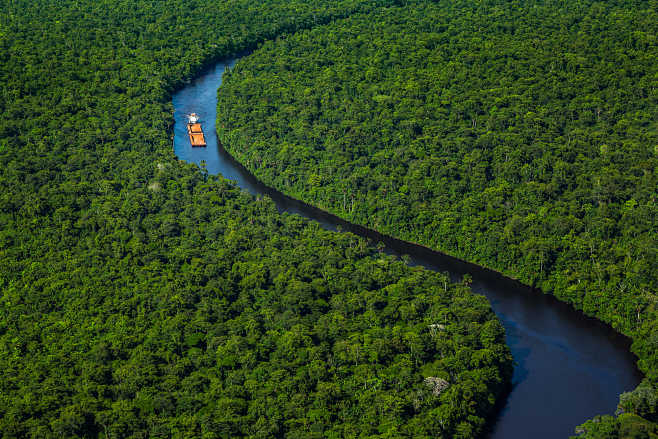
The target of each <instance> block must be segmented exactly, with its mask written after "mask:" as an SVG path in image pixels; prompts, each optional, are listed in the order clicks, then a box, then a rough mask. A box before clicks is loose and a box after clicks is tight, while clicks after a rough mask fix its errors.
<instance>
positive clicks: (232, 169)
mask: <svg viewBox="0 0 658 439" xmlns="http://www.w3.org/2000/svg"><path fill="white" fill-rule="evenodd" d="M235 61H236V59H233V60H228V61H222V62H219V63H217V64H216V65H215V66H214V67H212V68H211V69H209V70H206V71H205V72H204V73H203V74H202V75H200V76H199V77H198V78H197V79H196V80H194V81H193V82H191V83H190V84H189V85H188V86H187V87H185V88H183V89H182V90H180V91H179V92H177V93H176V94H175V95H174V97H173V105H174V117H175V126H174V131H175V132H174V150H175V154H176V156H177V157H178V158H179V159H181V160H185V161H188V162H193V163H197V164H201V162H202V161H203V162H205V164H206V168H207V170H208V171H209V172H210V173H212V174H222V175H223V176H224V177H226V178H228V179H231V180H234V181H235V182H236V183H237V185H238V186H240V187H241V188H243V189H245V190H247V191H249V192H251V193H252V194H254V195H257V194H266V195H268V196H270V197H271V198H272V199H273V200H274V201H275V202H276V205H277V207H278V209H279V211H280V212H287V213H292V214H299V215H302V216H304V217H307V218H309V219H312V220H315V221H318V222H319V223H320V224H321V225H322V226H323V227H325V228H327V229H331V230H347V231H351V232H353V233H356V234H359V235H362V236H366V237H368V238H371V239H373V240H376V241H382V242H384V244H386V246H387V251H389V252H390V253H394V254H398V255H400V254H408V255H410V256H411V259H412V264H415V265H422V266H425V267H427V268H428V269H431V270H437V271H441V272H446V271H447V272H449V273H450V274H451V277H452V278H453V279H459V278H461V277H462V276H463V275H464V274H465V273H469V274H470V275H471V276H472V278H473V283H472V285H471V286H472V289H473V291H474V292H476V293H479V294H483V295H485V296H486V297H487V298H488V299H489V301H490V302H491V305H492V307H493V309H494V311H495V312H496V314H497V315H498V317H499V318H500V320H501V321H502V323H503V325H504V326H505V330H506V332H507V343H508V345H509V346H510V348H511V350H512V354H513V356H514V359H515V361H516V366H515V369H514V377H513V387H512V390H511V392H510V394H509V395H508V397H507V399H506V400H505V401H503V402H502V404H501V408H500V410H499V412H498V414H497V417H496V419H494V420H493V421H492V423H491V431H490V432H489V434H488V435H487V437H488V438H496V439H502V438H505V439H513V438H523V439H527V438H532V439H543V438H546V439H554V438H564V437H568V436H569V435H571V434H573V432H574V428H575V427H576V426H577V425H578V424H580V423H582V422H584V421H585V420H586V419H588V418H591V417H593V416H594V415H598V414H606V413H607V414H611V413H612V412H614V410H615V407H616V404H617V401H618V397H619V394H620V393H621V392H625V391H628V390H631V389H633V388H634V387H635V386H637V384H638V383H639V381H640V379H641V377H642V376H641V374H640V372H639V371H638V369H637V367H636V365H635V360H636V359H635V357H634V356H633V355H632V354H631V353H630V351H629V341H628V340H627V339H626V338H625V337H622V336H621V335H619V334H617V333H616V332H614V331H613V330H612V329H611V328H610V327H608V326H606V325H604V324H602V323H600V322H598V321H597V320H594V319H591V318H588V317H586V316H584V315H583V314H582V313H580V312H578V311H575V310H574V309H573V308H571V306H569V305H566V304H564V303H562V302H560V301H558V300H557V299H555V298H554V297H552V296H548V295H545V294H541V293H540V292H538V291H535V290H533V289H531V288H529V287H527V286H524V285H522V284H520V283H518V282H516V281H513V280H511V279H508V278H505V277H503V276H501V275H499V274H497V273H495V272H492V271H489V270H486V269H482V268H480V267H478V266H475V265H472V264H468V263H466V262H463V261H459V260H457V259H454V258H451V257H448V256H446V255H443V254H440V253H438V252H434V251H431V250H429V249H427V248H425V247H422V246H417V245H413V244H409V243H405V242H402V241H399V240H396V239H393V238H390V237H386V236H382V235H380V234H378V233H377V232H374V231H372V230H368V229H365V228H363V227H360V226H356V225H352V224H349V223H346V222H345V221H343V220H341V219H340V218H337V217H335V216H333V215H331V214H328V213H326V212H322V211H320V210H319V209H316V208H314V207H311V206H308V205H305V204H303V203H301V202H298V201H296V200H292V199H290V198H288V197H286V196H284V195H282V194H280V193H278V192H276V191H274V190H272V189H270V188H268V187H266V186H264V185H263V184H261V183H260V182H259V181H258V180H256V179H255V177H253V176H252V175H251V174H250V173H249V172H248V171H246V169H245V168H244V167H242V166H241V165H240V164H239V163H237V162H236V161H235V160H233V158H232V157H231V156H230V155H229V154H228V153H227V152H226V151H225V150H224V149H223V148H222V147H221V146H220V145H218V141H217V136H216V133H215V119H216V108H217V89H218V87H219V85H220V84H221V80H222V74H223V72H224V70H225V68H226V67H227V66H232V65H233V64H234V63H235ZM191 112H196V113H198V114H199V115H200V116H201V122H202V123H203V128H204V132H205V134H206V142H207V143H208V146H207V147H206V148H192V147H191V146H190V142H189V139H188V137H187V131H186V126H185V122H186V118H185V114H186V113H191Z"/></svg>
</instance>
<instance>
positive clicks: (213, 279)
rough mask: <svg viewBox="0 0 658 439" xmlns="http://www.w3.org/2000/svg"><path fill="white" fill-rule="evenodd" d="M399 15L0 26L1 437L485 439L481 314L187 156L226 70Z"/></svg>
mask: <svg viewBox="0 0 658 439" xmlns="http://www.w3.org/2000/svg"><path fill="white" fill-rule="evenodd" d="M389 4H390V3H389V2H385V1H381V2H380V1H375V2H370V1H369V2H364V1H341V2H329V1H316V2H313V3H308V2H302V1H288V0H286V1H283V0H272V1H266V2H256V1H251V0H239V1H232V2H225V3H208V2H205V1H201V0H198V1H197V0H191V1H186V2H182V1H179V0H167V1H165V2H162V3H157V4H154V3H153V2H146V1H142V0H135V1H130V2H128V1H120V0H119V1H116V0H114V1H109V0H101V1H99V2H82V3H80V2H59V1H54V0H53V1H51V0H39V1H38V2H33V1H27V0H25V1H23V0H18V1H13V2H11V3H10V4H7V5H5V9H4V12H6V13H3V14H2V16H0V93H1V97H2V98H1V99H0V112H2V114H3V118H0V165H1V166H0V185H1V186H2V188H3V190H2V192H0V223H1V224H2V228H1V229H0V291H1V295H0V309H1V310H2V312H0V432H1V433H0V434H1V435H2V437H3V438H22V437H39V438H55V437H79V438H110V437H112V438H115V439H116V438H141V437H147V436H148V437H162V438H169V437H187V436H194V437H204V438H207V439H210V438H223V437H240V436H242V437H247V436H249V437H263V438H265V437H268V438H269V437H282V436H286V435H287V436H290V437H325V436H333V437H347V436H360V435H368V436H380V437H385V436H386V435H388V436H389V437H401V436H407V437H442V436H443V437H451V438H452V437H454V438H472V437H476V436H477V435H478V434H479V433H480V432H481V431H483V429H484V428H485V418H486V417H487V416H489V415H491V414H492V411H493V409H494V405H495V403H496V400H497V399H499V397H500V395H502V394H503V393H504V392H505V390H506V389H507V387H508V385H509V382H510V378H511V373H512V358H511V356H510V353H509V348H508V347H507V346H506V344H505V337H504V330H503V328H502V326H501V324H500V322H499V321H498V319H497V318H496V316H495V315H494V313H493V312H492V310H491V308H490V306H489V304H488V302H487V301H486V299H485V298H484V297H482V296H479V295H475V294H473V293H472V292H470V290H469V288H468V286H467V285H464V284H460V283H451V282H449V281H448V279H447V278H445V276H443V275H441V274H438V273H432V272H430V271H428V270H424V269H420V268H413V267H407V266H406V265H405V264H404V263H403V262H401V261H398V260H395V258H392V257H388V256H385V255H381V254H380V253H379V252H378V251H377V249H375V248H372V247H369V246H368V245H367V243H366V241H365V240H363V239H360V238H358V237H355V236H353V235H347V234H338V233H331V232H327V231H324V230H321V229H320V228H319V226H317V225H316V224H313V223H311V222H309V221H305V220H303V219H300V218H298V217H295V216H288V215H279V214H278V212H277V211H276V208H275V206H274V205H273V203H272V202H271V201H268V200H266V199H256V200H254V199H252V198H251V197H249V196H247V195H245V194H243V193H242V192H241V191H240V190H239V189H238V188H235V187H234V186H232V185H231V184H230V183H228V182H227V181H225V180H222V179H221V178H219V177H215V176H210V175H208V174H207V173H204V172H203V171H200V170H199V169H198V168H197V167H196V166H194V165H189V164H185V163H181V162H179V161H177V160H175V159H174V155H173V152H172V150H171V140H170V135H171V124H172V120H171V113H172V111H171V110H172V104H171V100H170V99H171V93H172V92H173V91H174V90H175V89H176V88H177V87H180V86H181V85H183V84H184V82H185V81H186V80H189V79H191V78H192V77H193V76H194V74H195V73H197V72H199V71H200V70H201V69H202V68H203V67H204V66H207V65H208V64H210V63H212V62H213V60H217V59H221V58H225V57H228V56H229V55H231V54H235V53H238V52H241V51H244V50H247V49H251V48H254V47H255V46H257V45H258V44H259V43H260V42H262V41H264V40H267V39H271V38H275V37H277V36H279V35H284V34H287V33H291V32H294V31H296V30H299V29H303V28H308V27H313V26H316V25H319V24H323V23H327V22H330V21H332V20H333V19H336V18H339V17H344V16H347V15H349V14H351V13H355V12H368V11H371V10H373V9H375V8H377V7H380V6H386V5H389Z"/></svg>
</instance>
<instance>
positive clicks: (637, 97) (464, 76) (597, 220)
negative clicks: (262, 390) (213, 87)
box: [218, 0, 658, 422]
mask: <svg viewBox="0 0 658 439" xmlns="http://www.w3.org/2000/svg"><path fill="white" fill-rule="evenodd" d="M656 11H658V4H657V3H656V2H655V1H652V0H650V1H644V0H637V1H609V2H597V1H592V0H587V1H578V2H562V1H552V0H548V1H535V0H533V1H528V2H514V1H512V2H508V1H497V0H492V1H485V2H470V1H450V2H448V1H440V2H438V3H436V4H421V5H417V6H408V7H405V8H390V9H382V10H379V11H377V12H376V13H371V14H368V15H353V16H351V17H350V18H347V19H345V20H341V21H338V22H336V23H332V24H331V25H327V26H323V27H317V28H314V29H311V30H308V31H304V32H300V33H298V34H296V35H294V36H292V37H289V38H282V39H279V40H277V41H275V42H268V43H267V44H265V45H264V46H263V47H262V48H261V49H259V50H257V51H256V52H255V53H254V54H252V55H250V56H249V57H246V58H244V59H243V60H241V61H240V62H239V63H238V64H237V65H236V66H235V68H234V69H233V70H232V71H231V72H230V73H229V74H227V75H226V76H225V82H224V85H223V86H222V88H221V89H220V92H219V104H218V126H220V127H222V129H220V137H221V138H222V141H223V143H224V145H225V147H226V148H227V149H228V150H229V151H230V152H231V153H232V154H233V155H234V156H235V157H236V158H237V159H238V160H240V161H241V162H242V163H244V164H245V165H246V166H247V167H248V168H249V169H250V170H251V171H252V172H253V173H254V174H255V175H256V176H257V177H259V178H260V179H261V180H263V181H264V182H265V183H266V184H269V185H272V186H274V187H276V188H277V189H279V190H281V191H283V192H285V193H286V194H288V195H291V196H293V197H296V198H299V199H302V200H304V201H306V202H308V203H311V204H315V205H316V206H319V207H321V208H323V209H326V210H328V211H331V212H332V213H334V214H337V215H339V216H341V217H343V218H345V219H347V220H349V221H352V222H356V223H360V224H363V225H365V226H368V227H371V228H375V229H377V230H378V231H380V232H383V233H387V234H390V235H393V236H395V237H398V238H402V239H405V240H409V241H414V242H418V243H421V244H425V245H428V246H431V247H433V248H435V249H438V250H441V251H444V252H446V253H449V254H451V255H454V256H457V257H460V258H463V259H466V260H469V261H472V262H476V263H478V264H481V265H484V266H487V267H491V268H494V269H496V270H498V271H501V272H503V273H505V274H507V275H509V276H512V277H514V278H517V279H519V280H521V281H523V282H525V283H527V284H530V285H534V286H537V287H539V288H541V289H542V290H544V291H545V292H547V293H553V294H555V295H556V296H557V297H558V298H560V299H562V300H564V301H567V302H569V303H571V304H573V305H574V306H575V307H576V308H578V309H580V310H583V311H584V312H585V313H586V314H588V315H592V316H596V317H597V318H599V319H601V320H603V321H605V322H608V323H610V324H611V325H612V326H613V327H614V328H616V329H617V330H619V331H621V332H623V333H625V334H627V335H629V336H631V337H632V338H633V340H634V343H633V351H634V352H635V353H636V354H637V355H638V356H639V366H640V368H641V369H642V370H643V371H644V372H645V373H646V374H647V377H648V381H647V382H645V384H644V386H645V387H642V389H643V390H640V389H638V391H635V392H631V393H629V394H625V396H624V397H622V399H621V401H620V409H621V410H622V411H624V412H627V413H635V414H638V415H641V416H644V417H645V418H647V419H649V420H652V421H654V422H655V421H658V417H657V413H658V408H657V403H656V401H657V400H658V397H657V396H656V395H657V393H656V384H657V383H658V297H657V296H656V290H657V287H658V270H656V267H658V239H657V238H658V233H657V232H656V230H657V229H656V226H657V224H658V221H657V220H658V217H657V213H658V209H657V206H656V196H657V194H658V191H657V188H658V112H657V111H656V109H657V108H658V63H657V62H656V60H657V59H658V41H657V40H656V35H657V34H658V15H657V12H656ZM633 401H643V402H642V403H637V404H636V403H633ZM606 419H607V418H606ZM610 419H614V418H610ZM599 421H600V420H599ZM597 422H598V421H597ZM615 422H617V421H615Z"/></svg>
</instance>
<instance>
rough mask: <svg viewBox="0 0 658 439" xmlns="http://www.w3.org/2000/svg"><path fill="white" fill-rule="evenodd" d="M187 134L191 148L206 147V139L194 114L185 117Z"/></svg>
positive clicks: (197, 117)
mask: <svg viewBox="0 0 658 439" xmlns="http://www.w3.org/2000/svg"><path fill="white" fill-rule="evenodd" d="M187 134H188V135H189V136H190V143H191V144H192V146H206V138H205V136H204V135H203V129H202V128H201V124H200V123H199V116H198V115H197V114H196V113H192V114H188V115H187Z"/></svg>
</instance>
